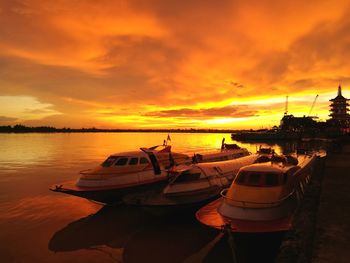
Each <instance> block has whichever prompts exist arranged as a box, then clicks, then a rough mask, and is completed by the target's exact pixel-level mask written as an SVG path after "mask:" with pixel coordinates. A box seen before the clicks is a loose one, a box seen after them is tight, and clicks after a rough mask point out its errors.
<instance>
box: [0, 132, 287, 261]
mask: <svg viewBox="0 0 350 263" xmlns="http://www.w3.org/2000/svg"><path fill="white" fill-rule="evenodd" d="M166 136H167V134H164V133H73V134H60V133H58V134H35V133H32V134H0V145H1V148H0V260H1V262H122V261H124V262H142V261H143V262H150V261H153V262H155V261H158V262H179V261H183V260H184V259H193V257H195V258H196V257H197V259H198V257H199V258H200V257H202V256H203V255H202V254H203V253H204V255H205V254H206V253H207V252H205V251H207V250H206V249H207V247H206V246H207V245H208V243H210V241H211V240H213V239H215V237H216V235H217V234H218V233H216V232H213V231H212V230H208V229H205V228H203V227H202V226H200V225H199V224H197V223H196V222H195V220H193V218H191V219H189V221H188V220H187V221H186V220H183V219H182V218H180V217H179V218H173V220H170V221H169V220H168V219H162V218H153V217H150V216H149V215H147V214H145V212H143V210H141V209H137V208H126V207H123V206H118V207H103V206H101V205H98V204H95V203H92V202H90V201H87V200H85V199H80V198H77V197H72V196H68V195H64V194H60V193H53V192H51V191H49V190H48V189H49V187H50V186H51V185H54V184H56V183H59V182H62V181H66V180H72V179H76V178H77V177H78V172H79V171H80V170H84V169H87V168H91V167H93V166H95V165H97V164H99V163H100V162H102V161H103V159H105V158H106V157H107V156H108V155H109V154H111V153H114V152H119V151H128V150H135V149H138V148H140V147H147V146H149V147H150V146H153V145H157V144H161V143H162V142H163V139H165V138H166ZM170 136H171V145H172V147H173V151H179V152H187V153H191V154H193V153H195V152H202V151H207V150H213V149H219V148H220V144H221V140H222V138H226V142H227V143H233V141H232V140H231V139H230V134H171V135H170ZM238 144H239V145H240V146H242V147H246V148H248V149H249V150H250V151H252V152H255V151H256V147H257V145H255V144H242V143H238ZM273 147H274V148H275V149H276V150H277V151H278V152H280V151H282V148H281V147H280V146H278V145H273ZM195 261H196V260H195Z"/></svg>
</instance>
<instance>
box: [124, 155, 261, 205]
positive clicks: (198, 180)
mask: <svg viewBox="0 0 350 263" xmlns="http://www.w3.org/2000/svg"><path fill="white" fill-rule="evenodd" d="M259 157H260V155H258V154H253V155H249V156H245V157H241V158H237V159H233V160H228V161H221V162H211V163H197V164H191V165H178V166H174V167H173V168H172V169H171V170H170V171H169V173H170V174H171V175H172V179H171V180H170V182H169V184H168V185H167V186H165V187H164V189H159V190H153V191H144V192H139V193H134V194H129V195H126V196H125V197H124V198H123V200H124V202H125V203H127V204H133V205H141V206H148V207H154V208H156V207H159V208H161V207H175V206H179V207H181V206H183V207H184V206H187V205H195V204H204V203H208V202H209V201H211V200H213V199H215V198H217V197H218V196H219V195H220V192H221V191H222V190H223V189H224V188H226V187H228V186H229V185H230V184H231V182H232V180H233V179H234V178H235V176H236V173H237V172H238V170H239V169H240V168H241V167H242V166H246V165H248V164H253V163H254V162H256V161H257V160H258V158H259Z"/></svg>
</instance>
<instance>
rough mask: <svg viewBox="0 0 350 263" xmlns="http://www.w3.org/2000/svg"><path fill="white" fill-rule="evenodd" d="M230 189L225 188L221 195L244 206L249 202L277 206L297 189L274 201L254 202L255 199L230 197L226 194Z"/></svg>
mask: <svg viewBox="0 0 350 263" xmlns="http://www.w3.org/2000/svg"><path fill="white" fill-rule="evenodd" d="M228 189H229V188H225V189H224V190H222V191H221V192H220V195H221V196H222V197H223V198H224V200H230V201H233V202H237V203H241V204H242V205H243V206H244V207H246V206H247V205H249V204H251V205H261V206H266V205H269V206H277V205H279V204H280V203H282V202H284V201H285V200H287V199H288V198H290V197H292V196H293V194H294V193H295V189H294V190H293V191H291V192H290V193H288V194H287V195H285V196H284V197H282V198H280V199H278V200H277V201H274V202H253V201H244V200H238V199H234V198H231V197H228V196H227V195H226V194H227V191H228Z"/></svg>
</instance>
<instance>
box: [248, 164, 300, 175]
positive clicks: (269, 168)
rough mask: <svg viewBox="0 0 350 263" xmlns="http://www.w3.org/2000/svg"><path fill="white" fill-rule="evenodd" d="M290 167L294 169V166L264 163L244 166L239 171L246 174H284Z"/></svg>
mask: <svg viewBox="0 0 350 263" xmlns="http://www.w3.org/2000/svg"><path fill="white" fill-rule="evenodd" d="M292 167H296V165H290V164H281V163H275V162H266V163H255V164H251V165H247V166H244V167H242V168H241V171H242V170H244V171H248V172H276V173H284V172H287V171H288V170H289V169H291V168H292Z"/></svg>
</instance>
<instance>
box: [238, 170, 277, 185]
mask: <svg viewBox="0 0 350 263" xmlns="http://www.w3.org/2000/svg"><path fill="white" fill-rule="evenodd" d="M281 176H282V174H280V173H273V172H251V171H241V172H240V173H239V175H238V176H237V179H236V180H235V183H236V184H239V185H246V186H258V187H268V186H279V185H281V184H282V183H283V182H282V180H281Z"/></svg>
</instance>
